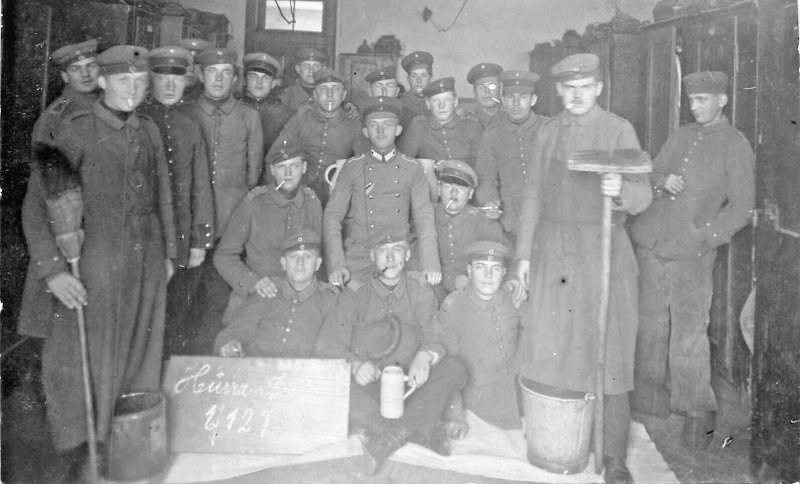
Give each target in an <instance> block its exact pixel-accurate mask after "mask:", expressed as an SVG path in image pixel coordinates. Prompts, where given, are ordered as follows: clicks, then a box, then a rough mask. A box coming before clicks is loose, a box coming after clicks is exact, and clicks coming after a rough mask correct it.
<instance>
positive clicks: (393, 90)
mask: <svg viewBox="0 0 800 484" xmlns="http://www.w3.org/2000/svg"><path fill="white" fill-rule="evenodd" d="M364 80H366V81H367V83H369V92H370V94H371V95H372V96H373V97H377V96H384V97H397V93H398V88H397V68H396V67H395V66H393V65H392V66H388V67H381V68H380V69H376V70H374V71H372V72H370V73H369V74H367V75H366V77H364Z"/></svg>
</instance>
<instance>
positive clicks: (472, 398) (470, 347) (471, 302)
mask: <svg viewBox="0 0 800 484" xmlns="http://www.w3.org/2000/svg"><path fill="white" fill-rule="evenodd" d="M438 316H439V320H440V321H441V323H442V329H443V331H444V334H445V338H446V341H447V353H448V354H449V355H452V356H458V357H459V358H460V359H461V360H462V361H463V362H464V363H466V365H467V369H468V370H469V382H468V383H467V386H466V387H465V388H464V389H463V390H462V396H463V401H464V408H465V409H468V410H472V411H473V412H475V414H476V415H478V416H479V417H480V418H482V419H484V420H486V421H487V422H489V423H491V424H493V425H496V426H498V427H501V428H504V429H512V428H520V427H521V425H522V421H521V417H520V415H521V412H520V408H519V404H518V402H517V383H516V375H515V374H514V368H513V362H514V357H515V355H516V351H517V338H518V336H519V330H520V313H519V311H518V310H517V309H515V308H514V304H513V303H512V302H511V296H510V294H508V293H506V292H504V291H503V290H500V291H499V292H498V293H497V294H496V295H495V296H494V298H493V299H491V300H488V301H485V300H483V299H481V298H480V296H478V294H477V293H476V292H475V290H474V289H473V288H472V287H467V288H464V289H462V290H460V291H455V292H452V293H450V295H448V296H447V298H446V299H445V300H444V302H443V303H442V307H441V309H439V313H438Z"/></svg>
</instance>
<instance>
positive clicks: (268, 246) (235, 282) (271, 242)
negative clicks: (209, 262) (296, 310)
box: [214, 185, 322, 322]
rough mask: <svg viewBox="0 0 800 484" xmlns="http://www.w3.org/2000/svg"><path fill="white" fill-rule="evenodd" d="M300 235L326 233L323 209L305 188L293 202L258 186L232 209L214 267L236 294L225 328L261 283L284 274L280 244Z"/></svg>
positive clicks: (229, 306) (303, 187) (228, 312)
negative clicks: (308, 230)
mask: <svg viewBox="0 0 800 484" xmlns="http://www.w3.org/2000/svg"><path fill="white" fill-rule="evenodd" d="M302 229H311V230H313V231H314V232H316V233H321V232H322V205H320V203H319V199H317V197H316V195H315V194H314V191H313V190H311V189H310V188H308V187H306V186H301V188H300V189H299V190H298V191H297V194H296V195H295V197H294V198H293V199H291V200H287V199H286V198H284V196H283V195H282V194H281V193H280V192H279V191H278V190H276V189H275V186H274V185H267V186H260V187H257V188H255V189H253V190H252V191H251V192H250V193H248V194H247V196H246V197H245V198H244V200H242V203H241V204H239V206H237V207H236V209H234V211H233V214H232V215H231V219H230V221H229V222H228V226H227V227H226V229H225V234H224V235H223V236H222V240H221V241H220V243H219V247H217V250H216V251H215V252H214V266H215V267H216V268H217V271H219V273H220V274H221V275H222V277H223V278H224V279H225V281H226V282H227V283H228V284H230V286H231V287H232V288H233V292H232V294H231V299H230V301H229V303H228V309H227V310H226V311H225V315H224V316H223V322H224V321H230V320H232V319H235V318H236V314H238V312H239V310H240V309H241V308H242V307H243V305H244V303H245V300H246V298H247V296H248V294H250V293H252V292H253V287H254V286H255V284H256V283H257V282H258V281H259V280H261V278H263V277H270V278H272V277H280V276H282V275H283V274H284V270H283V268H282V267H281V263H280V258H281V244H282V243H283V241H284V240H285V239H286V237H288V236H290V235H292V234H294V233H297V232H299V231H300V230H302Z"/></svg>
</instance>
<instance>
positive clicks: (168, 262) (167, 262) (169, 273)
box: [164, 259, 175, 281]
mask: <svg viewBox="0 0 800 484" xmlns="http://www.w3.org/2000/svg"><path fill="white" fill-rule="evenodd" d="M164 267H166V269H167V280H168V281H169V280H170V279H172V276H173V275H175V266H174V265H172V259H164Z"/></svg>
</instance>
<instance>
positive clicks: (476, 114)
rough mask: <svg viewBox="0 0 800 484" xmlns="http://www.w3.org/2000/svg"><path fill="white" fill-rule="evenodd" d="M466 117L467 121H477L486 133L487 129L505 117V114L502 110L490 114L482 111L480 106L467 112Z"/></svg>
mask: <svg viewBox="0 0 800 484" xmlns="http://www.w3.org/2000/svg"><path fill="white" fill-rule="evenodd" d="M465 116H466V118H467V119H471V120H473V121H477V122H478V124H480V125H481V129H483V130H484V131H486V128H488V127H489V126H490V125H491V124H492V123H494V122H495V121H497V120H498V119H500V118H502V117H503V116H505V114H504V113H503V110H502V109H498V110H497V112H495V113H494V114H489V113H487V112H486V111H484V110H483V109H481V108H480V106H476V107H475V109H472V110H470V111H467V112H466V114H465Z"/></svg>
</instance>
